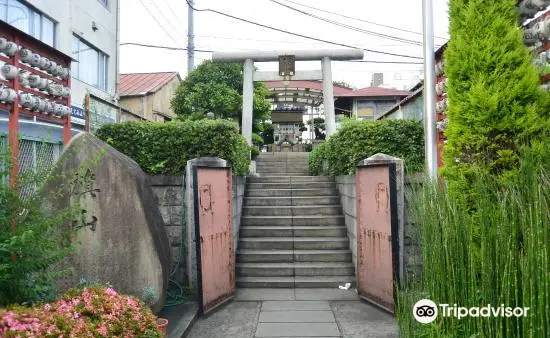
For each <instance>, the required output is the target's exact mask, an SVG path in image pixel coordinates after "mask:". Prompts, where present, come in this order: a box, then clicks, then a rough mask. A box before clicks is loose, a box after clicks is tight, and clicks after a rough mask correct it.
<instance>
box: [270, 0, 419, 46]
mask: <svg viewBox="0 0 550 338" xmlns="http://www.w3.org/2000/svg"><path fill="white" fill-rule="evenodd" d="M268 1H270V2H273V3H274V4H277V5H279V6H282V7H285V8H287V9H290V10H292V11H295V12H298V13H300V14H303V15H305V16H308V17H311V18H314V19H317V20H320V21H323V22H327V23H330V24H333V25H335V26H338V27H343V28H346V29H349V30H352V31H356V32H359V33H363V34H367V35H371V36H375V37H379V38H383V39H389V40H393V41H398V42H403V43H407V44H411V45H415V46H422V45H423V43H422V42H421V41H415V40H409V39H405V38H400V37H398V36H393V35H388V34H384V33H378V32H373V31H369V30H366V29H362V28H359V27H355V26H351V25H347V24H344V23H341V22H338V21H334V20H331V19H329V18H325V17H321V16H318V15H315V14H311V13H308V12H306V11H303V10H301V9H298V8H296V7H292V6H289V5H286V4H284V3H282V2H279V1H277V0H268Z"/></svg>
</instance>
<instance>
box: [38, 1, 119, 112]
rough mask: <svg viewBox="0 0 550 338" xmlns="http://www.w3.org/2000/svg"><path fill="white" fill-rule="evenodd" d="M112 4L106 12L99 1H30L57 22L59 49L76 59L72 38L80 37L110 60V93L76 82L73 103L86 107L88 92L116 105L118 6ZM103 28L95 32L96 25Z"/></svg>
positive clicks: (116, 2) (56, 42) (115, 3)
mask: <svg viewBox="0 0 550 338" xmlns="http://www.w3.org/2000/svg"><path fill="white" fill-rule="evenodd" d="M118 1H119V0H109V1H108V8H106V7H105V6H104V5H103V4H102V3H101V2H100V1H99V0H28V1H27V2H28V4H29V5H31V6H33V7H35V8H36V9H37V10H39V11H41V12H42V13H44V14H46V15H47V16H49V17H51V18H52V19H53V20H54V21H56V22H57V25H56V38H55V47H56V48H57V49H59V50H60V51H62V52H63V53H65V54H67V55H69V56H72V55H71V54H72V36H73V34H75V35H77V36H79V37H80V38H82V39H83V40H85V41H87V42H88V43H89V44H91V45H92V46H94V47H95V48H97V49H99V50H100V51H102V52H103V53H105V54H106V55H107V56H108V57H109V62H108V83H107V88H108V89H107V92H104V91H101V90H98V89H96V88H94V87H91V86H89V85H87V84H85V83H83V82H81V81H79V80H77V79H75V78H73V82H72V95H71V103H72V105H73V106H77V107H82V103H83V101H84V95H85V94H86V90H89V91H90V92H91V93H92V94H94V95H96V96H98V97H100V98H103V99H104V100H107V101H110V102H113V99H115V96H116V92H115V90H116V83H117V76H118V74H117V73H118V67H117V63H118V60H117V59H118V46H117V35H118V31H119V30H118V29H117V16H118V12H117V4H118ZM94 21H95V23H96V26H97V27H98V28H99V29H98V30H97V31H95V32H94V31H93V30H92V22H94Z"/></svg>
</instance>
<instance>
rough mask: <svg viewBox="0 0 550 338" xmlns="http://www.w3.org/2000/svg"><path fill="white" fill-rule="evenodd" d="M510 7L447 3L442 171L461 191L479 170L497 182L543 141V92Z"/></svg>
mask: <svg viewBox="0 0 550 338" xmlns="http://www.w3.org/2000/svg"><path fill="white" fill-rule="evenodd" d="M515 5H516V1H515V0H450V1H449V8H450V35H451V39H450V42H449V45H448V48H447V50H446V52H445V72H446V74H447V76H448V99H449V109H448V112H447V115H448V116H447V118H448V121H449V123H448V128H447V130H446V131H445V135H446V137H447V144H446V146H445V147H444V158H445V165H446V168H445V170H444V173H445V175H446V176H447V179H448V181H449V183H450V186H451V188H453V187H454V188H455V189H459V190H460V191H464V189H467V188H468V184H469V182H470V180H471V177H472V175H476V173H479V172H480V170H481V172H486V173H491V174H494V175H495V176H496V177H498V178H499V179H505V178H506V177H510V176H513V175H515V174H516V173H517V168H518V166H519V163H520V159H521V154H522V152H523V151H525V150H526V149H527V148H533V147H534V146H535V144H537V143H538V142H540V141H544V140H547V139H548V131H549V121H550V119H549V105H548V102H549V101H548V93H546V92H544V91H543V90H542V89H540V76H539V72H538V70H537V68H536V67H535V65H534V63H533V55H532V53H531V51H529V50H528V49H527V48H526V47H525V45H524V42H523V30H522V29H521V27H520V25H519V23H518V21H519V20H518V12H517V9H516V6H515ZM540 148H543V147H540Z"/></svg>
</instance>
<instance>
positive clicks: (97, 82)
mask: <svg viewBox="0 0 550 338" xmlns="http://www.w3.org/2000/svg"><path fill="white" fill-rule="evenodd" d="M72 56H73V58H74V59H75V60H77V62H73V64H72V69H71V73H72V75H73V77H74V78H75V79H78V80H80V81H82V82H85V83H87V84H89V85H91V86H93V87H96V88H98V89H101V90H103V91H107V63H108V62H107V61H108V58H109V57H108V56H107V55H105V54H104V53H103V52H101V51H100V50H98V49H96V48H94V47H92V46H91V45H89V44H88V43H86V42H84V41H83V40H81V39H80V38H78V37H77V36H74V35H73V52H72Z"/></svg>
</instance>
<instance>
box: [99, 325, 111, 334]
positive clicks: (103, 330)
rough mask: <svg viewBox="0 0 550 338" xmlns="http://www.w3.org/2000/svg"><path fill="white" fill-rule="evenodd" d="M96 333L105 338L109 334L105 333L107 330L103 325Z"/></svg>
mask: <svg viewBox="0 0 550 338" xmlns="http://www.w3.org/2000/svg"><path fill="white" fill-rule="evenodd" d="M97 332H99V333H100V334H101V335H103V336H105V337H107V335H108V334H109V332H108V331H107V328H106V327H105V325H101V326H100V327H98V328H97Z"/></svg>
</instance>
